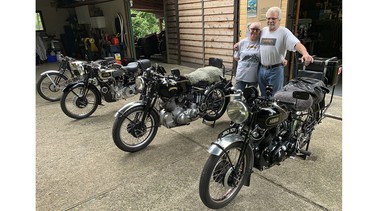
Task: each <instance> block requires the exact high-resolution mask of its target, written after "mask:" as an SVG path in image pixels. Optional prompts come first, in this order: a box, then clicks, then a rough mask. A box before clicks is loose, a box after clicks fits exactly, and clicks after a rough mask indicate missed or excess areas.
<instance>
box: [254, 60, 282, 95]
mask: <svg viewBox="0 0 375 211" xmlns="http://www.w3.org/2000/svg"><path fill="white" fill-rule="evenodd" d="M258 83H259V89H260V92H261V94H262V96H266V86H267V85H272V86H273V91H272V96H273V95H274V94H275V93H276V92H277V91H279V90H280V89H281V88H283V86H284V66H282V65H280V66H277V67H274V68H270V69H266V68H264V67H262V66H260V68H259V72H258Z"/></svg>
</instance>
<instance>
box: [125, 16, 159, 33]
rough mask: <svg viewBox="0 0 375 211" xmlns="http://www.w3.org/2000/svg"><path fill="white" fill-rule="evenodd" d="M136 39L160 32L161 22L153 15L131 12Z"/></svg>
mask: <svg viewBox="0 0 375 211" xmlns="http://www.w3.org/2000/svg"><path fill="white" fill-rule="evenodd" d="M131 15H132V16H131V17H132V23H133V34H134V37H136V38H140V37H144V36H146V35H148V34H152V33H155V32H156V33H158V32H159V20H158V19H156V17H155V15H154V14H152V13H147V12H141V11H136V10H131Z"/></svg>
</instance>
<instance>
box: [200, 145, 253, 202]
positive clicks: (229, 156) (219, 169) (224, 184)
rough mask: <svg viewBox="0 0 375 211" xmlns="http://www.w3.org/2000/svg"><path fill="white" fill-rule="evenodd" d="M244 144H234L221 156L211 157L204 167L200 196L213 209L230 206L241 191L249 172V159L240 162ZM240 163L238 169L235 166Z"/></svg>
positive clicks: (244, 158)
mask: <svg viewBox="0 0 375 211" xmlns="http://www.w3.org/2000/svg"><path fill="white" fill-rule="evenodd" d="M241 147H242V143H233V144H231V145H229V146H228V147H227V148H226V149H225V151H226V152H227V153H224V152H222V153H221V154H220V155H219V156H215V155H210V157H209V158H208V160H207V162H206V164H205V165H204V167H203V170H202V174H201V178H200V181H199V196H200V198H201V200H202V202H203V203H204V204H205V205H206V206H207V207H209V208H211V209H219V208H222V207H225V206H226V205H227V204H229V203H230V202H231V201H232V200H233V199H234V198H235V196H236V195H237V193H238V192H239V191H240V190H241V188H242V186H243V184H244V175H245V172H246V170H249V158H248V157H247V156H246V154H245V156H243V159H242V160H241V161H239V160H238V159H239V157H240V152H241ZM237 163H238V169H235V166H236V165H237Z"/></svg>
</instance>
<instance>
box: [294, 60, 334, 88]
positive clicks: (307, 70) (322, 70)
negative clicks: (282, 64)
mask: <svg viewBox="0 0 375 211" xmlns="http://www.w3.org/2000/svg"><path fill="white" fill-rule="evenodd" d="M340 66H341V60H340V59H338V58H337V57H332V58H323V57H314V62H313V63H311V64H309V65H308V66H304V65H303V63H299V64H298V73H297V76H298V77H309V78H316V79H320V80H322V81H323V82H325V84H327V86H334V85H336V84H337V81H338V69H339V67H340Z"/></svg>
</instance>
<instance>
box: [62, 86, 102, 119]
mask: <svg viewBox="0 0 375 211" xmlns="http://www.w3.org/2000/svg"><path fill="white" fill-rule="evenodd" d="M98 105H99V96H97V94H96V93H95V91H94V90H93V89H92V88H91V87H89V88H86V89H84V87H83V86H78V87H75V88H72V89H70V90H68V91H67V92H64V93H63V95H62V96H61V100H60V106H61V109H62V111H63V112H64V113H65V114H66V115H67V116H68V117H71V118H73V119H83V118H86V117H89V116H90V115H91V114H93V113H94V112H95V110H96V109H97V108H98Z"/></svg>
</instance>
